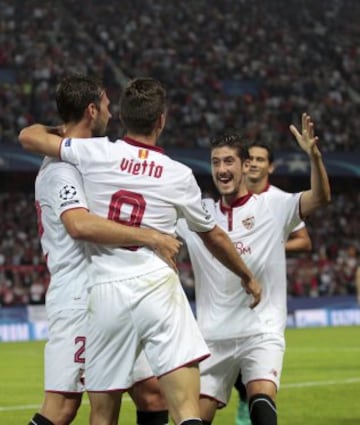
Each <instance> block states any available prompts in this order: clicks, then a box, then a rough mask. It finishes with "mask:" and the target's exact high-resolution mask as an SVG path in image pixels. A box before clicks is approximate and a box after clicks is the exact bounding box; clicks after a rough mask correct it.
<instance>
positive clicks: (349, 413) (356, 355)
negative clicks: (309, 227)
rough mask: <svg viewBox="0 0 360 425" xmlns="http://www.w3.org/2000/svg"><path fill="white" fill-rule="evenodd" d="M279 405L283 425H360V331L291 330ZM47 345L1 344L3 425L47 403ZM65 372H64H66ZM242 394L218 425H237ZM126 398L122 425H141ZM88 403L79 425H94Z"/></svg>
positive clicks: (24, 420)
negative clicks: (137, 424)
mask: <svg viewBox="0 0 360 425" xmlns="http://www.w3.org/2000/svg"><path fill="white" fill-rule="evenodd" d="M286 339H287V350H286V355H285V364H284V370H283V375H282V380H281V385H282V386H281V389H280V392H279V395H278V399H277V408H278V417H279V421H278V422H279V425H305V424H312V425H359V424H360V402H359V400H360V327H343V328H342V327H339V328H316V329H290V330H288V331H287V335H286ZM43 347H44V343H43V342H32V343H30V342H27V343H0V424H6V425H21V424H23V425H26V424H27V423H28V422H29V420H30V418H31V416H32V415H33V413H34V412H35V411H36V410H37V408H38V406H39V404H40V403H41V400H42V386H43V380H42V375H43V369H42V361H43ZM60 372H61V371H60ZM236 402H237V398H236V394H235V393H234V394H233V397H232V399H231V402H230V404H229V406H228V407H226V408H225V409H223V410H221V411H219V412H218V414H217V416H216V419H215V421H214V422H213V425H228V424H229V425H233V424H234V415H235V409H236ZM134 412H135V411H134V407H133V404H132V402H131V401H130V400H129V398H128V396H127V395H125V396H124V398H123V404H122V412H121V416H120V424H124V425H127V424H129V425H130V424H135V421H134V417H135V413H134ZM88 415H89V404H88V402H87V399H86V398H85V399H84V403H83V405H82V407H81V409H80V413H79V415H78V417H77V418H76V420H75V421H74V424H75V425H83V424H84V425H86V424H87V423H88Z"/></svg>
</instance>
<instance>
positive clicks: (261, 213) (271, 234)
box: [177, 191, 300, 340]
mask: <svg viewBox="0 0 360 425" xmlns="http://www.w3.org/2000/svg"><path fill="white" fill-rule="evenodd" d="M299 198H300V193H297V194H289V193H285V192H281V191H278V192H276V191H271V192H267V193H264V194H261V195H250V194H249V195H247V196H245V197H243V198H241V199H240V200H238V202H237V203H236V204H235V205H234V206H233V207H232V208H226V207H223V206H222V205H221V203H220V202H217V203H215V202H214V200H212V199H205V200H204V203H205V205H206V208H207V209H208V211H209V213H210V214H212V215H213V216H214V217H215V221H216V223H217V224H218V225H219V226H220V227H222V228H223V229H224V230H225V231H226V232H227V233H228V235H229V236H230V238H231V240H232V242H233V243H234V246H235V248H236V249H237V251H238V252H239V255H241V258H242V259H243V261H244V262H245V263H246V264H247V266H248V267H249V269H250V270H251V271H252V272H253V274H254V276H255V277H256V279H257V280H258V281H259V282H260V283H261V285H262V287H263V292H262V300H261V302H260V303H259V305H258V306H257V307H255V308H254V309H250V308H249V305H250V303H251V300H252V298H251V296H250V295H248V294H246V292H245V290H244V289H243V288H242V286H241V284H240V279H239V277H238V276H236V275H235V274H234V273H232V272H231V271H230V270H228V269H227V268H225V267H224V266H223V265H222V264H221V263H220V262H218V261H217V260H216V259H215V258H214V257H213V256H212V255H211V254H210V253H209V252H208V250H207V249H206V248H205V246H204V244H203V243H202V241H201V239H200V238H199V237H198V236H197V235H196V234H195V233H194V232H191V231H190V230H189V229H188V228H187V226H186V223H184V222H183V220H180V221H179V223H178V229H177V233H178V234H179V235H180V236H181V237H182V238H183V239H184V240H185V241H186V244H187V247H188V250H189V255H190V259H191V263H192V266H193V270H194V276H195V291H196V313H197V319H198V323H199V326H200V329H201V331H202V333H203V335H204V337H205V339H208V340H219V339H228V338H236V337H242V336H248V335H254V334H258V333H263V332H279V333H282V332H283V331H284V328H285V325H286V319H287V311H286V260H285V248H284V244H285V242H286V240H287V238H288V235H289V233H290V232H291V230H292V229H293V228H294V226H296V225H297V224H298V223H299V221H300V217H299Z"/></svg>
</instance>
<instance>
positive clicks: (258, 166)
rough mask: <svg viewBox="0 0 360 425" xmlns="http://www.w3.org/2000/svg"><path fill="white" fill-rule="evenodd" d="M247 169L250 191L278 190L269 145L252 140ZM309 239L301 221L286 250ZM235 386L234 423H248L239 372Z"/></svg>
mask: <svg viewBox="0 0 360 425" xmlns="http://www.w3.org/2000/svg"><path fill="white" fill-rule="evenodd" d="M248 151H249V169H248V170H247V172H246V177H245V181H246V186H247V188H248V190H249V191H250V192H251V193H256V194H260V193H263V192H267V191H272V190H280V189H278V188H277V187H276V186H273V185H271V184H270V182H269V177H270V175H271V174H272V173H273V171H274V168H275V167H274V154H273V151H272V149H271V148H270V146H268V145H267V144H265V143H261V142H253V143H251V144H250V146H249V147H248ZM311 247H312V243H311V239H310V236H309V233H308V231H307V230H306V227H305V223H304V222H303V221H302V222H301V223H300V224H299V225H298V226H296V228H295V229H293V231H292V232H291V233H290V236H289V239H288V240H287V241H286V244H285V250H286V251H287V252H299V251H302V252H303V251H310V250H311ZM235 388H236V389H237V391H238V393H239V405H238V409H237V412H236V425H249V424H250V423H251V421H250V415H249V409H248V404H247V395H246V388H245V386H244V384H243V383H242V382H241V374H240V375H239V376H238V378H237V380H236V382H235Z"/></svg>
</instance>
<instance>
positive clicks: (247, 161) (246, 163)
mask: <svg viewBox="0 0 360 425" xmlns="http://www.w3.org/2000/svg"><path fill="white" fill-rule="evenodd" d="M249 168H250V159H245V160H244V161H243V164H242V172H243V173H244V174H246V173H248V172H249Z"/></svg>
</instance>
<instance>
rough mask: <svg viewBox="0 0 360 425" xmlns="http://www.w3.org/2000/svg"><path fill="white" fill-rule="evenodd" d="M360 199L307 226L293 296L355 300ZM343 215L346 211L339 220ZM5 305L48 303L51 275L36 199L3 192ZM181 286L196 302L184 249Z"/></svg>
mask: <svg viewBox="0 0 360 425" xmlns="http://www.w3.org/2000/svg"><path fill="white" fill-rule="evenodd" d="M359 202H360V194H359V193H358V192H349V193H347V194H345V193H343V194H339V195H335V196H334V197H333V202H332V203H331V205H329V206H328V207H327V208H326V210H324V211H319V212H318V213H316V214H315V215H314V216H313V217H312V218H311V220H309V222H308V223H307V227H308V230H309V233H310V236H311V239H312V243H313V249H312V251H311V253H309V254H298V255H295V256H292V257H289V258H288V294H289V296H294V297H296V296H311V297H319V296H331V295H355V294H356V285H355V273H356V269H357V267H359V266H360V241H359V238H358V237H357V235H359V234H360V213H359V209H358V205H359ZM338 211H342V216H341V217H340V219H339V215H338ZM0 216H1V217H2V220H1V221H0V305H2V306H10V305H24V304H29V303H30V304H39V303H40V304H41V303H44V297H45V292H46V289H47V285H48V283H49V276H48V273H47V269H46V264H45V261H44V258H43V257H42V254H41V249H40V243H39V238H38V233H37V224H36V213H35V207H34V201H33V194H26V193H11V194H10V193H0ZM178 261H179V270H180V275H181V281H182V284H183V286H184V289H185V292H186V293H187V295H188V297H189V299H190V300H193V299H194V296H195V292H194V282H193V274H192V269H191V266H190V262H189V258H188V255H187V251H186V247H185V246H184V248H183V250H182V251H181V253H180V255H179V257H178Z"/></svg>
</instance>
